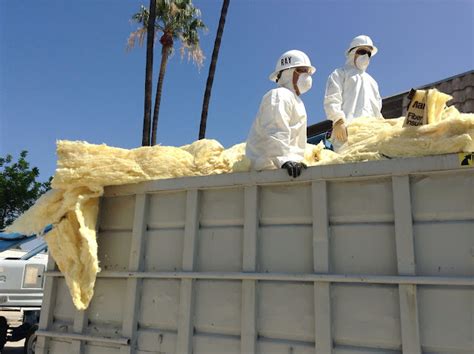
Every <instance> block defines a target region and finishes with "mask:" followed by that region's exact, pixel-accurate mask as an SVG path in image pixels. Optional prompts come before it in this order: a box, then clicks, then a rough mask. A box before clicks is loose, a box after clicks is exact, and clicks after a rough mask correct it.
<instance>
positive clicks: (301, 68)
mask: <svg viewBox="0 0 474 354" xmlns="http://www.w3.org/2000/svg"><path fill="white" fill-rule="evenodd" d="M295 71H296V72H297V73H298V74H311V68H310V67H308V66H298V67H296V68H295Z"/></svg>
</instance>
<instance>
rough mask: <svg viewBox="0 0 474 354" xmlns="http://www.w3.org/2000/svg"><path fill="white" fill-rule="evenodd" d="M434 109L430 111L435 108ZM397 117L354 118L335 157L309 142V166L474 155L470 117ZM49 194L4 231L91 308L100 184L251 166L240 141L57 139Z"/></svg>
mask: <svg viewBox="0 0 474 354" xmlns="http://www.w3.org/2000/svg"><path fill="white" fill-rule="evenodd" d="M433 109H435V108H433ZM403 121H404V117H401V118H397V119H387V120H384V119H379V118H359V119H355V120H354V121H353V122H351V124H350V125H349V126H348V131H349V139H348V142H347V143H346V144H345V146H343V147H342V149H341V151H340V153H335V152H333V151H330V150H326V149H323V146H322V144H319V145H317V146H315V145H310V144H308V145H307V148H306V152H305V162H306V163H307V164H308V165H310V166H315V165H325V164H334V163H345V162H356V161H368V160H377V159H385V158H387V157H390V158H394V157H407V156H422V155H433V154H444V153H454V152H461V151H473V150H474V143H473V141H474V114H460V113H459V112H458V111H457V110H456V108H454V107H450V108H448V109H445V110H443V111H442V113H441V114H440V115H438V116H437V117H436V119H432V122H433V123H432V124H428V125H425V126H419V127H405V128H404V127H403ZM57 155H58V163H57V169H56V173H55V176H54V179H53V182H52V186H53V188H54V189H53V190H51V191H49V192H48V193H46V194H45V195H43V196H42V197H41V198H40V199H39V200H38V201H37V202H36V204H35V205H34V206H32V207H31V208H30V209H29V210H28V211H27V212H25V213H24V214H23V215H22V216H20V217H19V218H18V219H17V220H16V221H15V222H14V223H13V225H11V226H10V227H9V228H8V231H9V232H20V233H23V234H34V233H41V231H42V230H43V228H44V227H45V226H47V225H49V224H53V230H52V231H50V232H49V233H48V234H46V236H45V240H46V242H47V243H48V247H49V250H50V254H51V256H52V257H53V258H54V260H55V261H56V263H57V264H58V267H59V269H60V271H61V272H62V273H63V274H64V276H65V279H66V282H67V285H68V287H69V290H70V293H71V296H72V299H73V302H74V305H75V306H76V308H78V309H85V308H87V307H88V305H89V303H90V300H91V298H92V296H93V289H94V284H95V278H96V274H97V273H98V272H99V271H100V269H99V264H98V260H97V242H96V218H97V209H98V199H99V197H100V196H101V195H102V194H103V187H104V186H107V185H119V184H127V183H137V182H142V181H146V180H154V179H163V178H175V177H182V176H203V175H210V174H220V173H231V172H242V171H248V170H249V169H250V162H249V160H248V159H246V158H245V144H238V145H235V146H233V147H231V148H230V149H227V150H225V149H224V148H223V147H222V145H221V144H219V143H218V142H217V141H215V140H200V141H197V142H194V143H193V144H190V145H186V146H182V147H181V148H178V147H170V146H153V147H140V148H137V149H131V150H127V149H120V148H114V147H109V146H106V145H93V144H88V143H85V142H72V141H58V143H57Z"/></svg>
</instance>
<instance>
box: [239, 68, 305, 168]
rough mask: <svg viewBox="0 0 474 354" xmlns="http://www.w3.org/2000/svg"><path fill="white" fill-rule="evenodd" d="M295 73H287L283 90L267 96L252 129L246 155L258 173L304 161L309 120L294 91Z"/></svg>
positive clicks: (280, 81) (282, 84)
mask: <svg viewBox="0 0 474 354" xmlns="http://www.w3.org/2000/svg"><path fill="white" fill-rule="evenodd" d="M293 70H294V69H290V70H285V71H284V72H283V74H282V77H281V79H280V80H279V82H278V85H279V87H278V88H275V89H273V90H270V91H268V92H267V93H266V94H265V96H263V99H262V102H261V103H260V108H259V110H258V113H257V116H256V118H255V121H254V123H253V125H252V128H251V129H250V133H249V136H248V138H247V145H246V150H245V154H246V156H247V157H248V158H249V159H250V161H251V164H252V168H253V169H255V170H266V169H275V168H281V166H282V165H283V164H284V163H285V162H287V161H295V162H301V161H302V160H303V159H304V151H305V147H306V126H307V117H306V109H305V107H304V103H303V101H302V100H301V99H300V98H299V97H298V96H297V95H296V93H295V92H294V89H293V84H292V77H293Z"/></svg>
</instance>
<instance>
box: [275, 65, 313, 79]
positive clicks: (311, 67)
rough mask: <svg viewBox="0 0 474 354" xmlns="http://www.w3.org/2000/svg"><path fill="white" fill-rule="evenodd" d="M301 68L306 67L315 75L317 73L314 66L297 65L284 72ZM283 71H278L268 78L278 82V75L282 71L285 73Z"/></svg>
mask: <svg viewBox="0 0 474 354" xmlns="http://www.w3.org/2000/svg"><path fill="white" fill-rule="evenodd" d="M299 66H304V67H308V68H310V74H311V75H313V74H314V73H315V72H316V68H315V67H314V66H312V65H295V66H290V67H288V68H286V69H283V70H288V69H293V68H297V67H299ZM283 70H277V71H274V72H272V73H271V74H270V76H269V77H268V78H269V79H270V81H273V82H276V79H277V76H278V73H279V72H280V71H283Z"/></svg>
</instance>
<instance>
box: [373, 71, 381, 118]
mask: <svg viewBox="0 0 474 354" xmlns="http://www.w3.org/2000/svg"><path fill="white" fill-rule="evenodd" d="M374 81H375V80H374ZM375 87H376V89H377V103H378V108H379V111H378V117H382V118H383V115H382V97H381V96H380V91H379V85H378V84H377V82H376V81H375Z"/></svg>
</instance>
